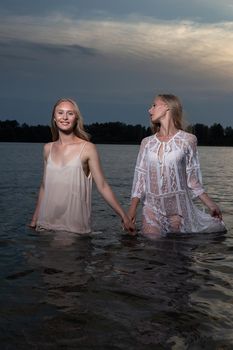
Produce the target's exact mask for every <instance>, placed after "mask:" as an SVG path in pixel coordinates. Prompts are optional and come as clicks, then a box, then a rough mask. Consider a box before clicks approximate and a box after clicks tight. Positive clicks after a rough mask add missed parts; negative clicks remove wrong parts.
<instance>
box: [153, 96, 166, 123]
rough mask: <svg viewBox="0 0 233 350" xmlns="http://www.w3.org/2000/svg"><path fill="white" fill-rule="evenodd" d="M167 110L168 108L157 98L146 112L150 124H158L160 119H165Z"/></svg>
mask: <svg viewBox="0 0 233 350" xmlns="http://www.w3.org/2000/svg"><path fill="white" fill-rule="evenodd" d="M168 110H169V108H168V106H167V105H166V103H165V102H164V101H163V100H162V99H160V98H159V97H156V98H155V100H154V102H153V104H152V106H151V108H150V109H149V111H148V112H149V114H150V117H151V122H152V123H159V122H160V121H161V118H164V117H165V115H166V113H167V111H168Z"/></svg>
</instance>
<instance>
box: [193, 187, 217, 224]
mask: <svg viewBox="0 0 233 350" xmlns="http://www.w3.org/2000/svg"><path fill="white" fill-rule="evenodd" d="M198 197H199V198H200V200H201V201H202V203H203V204H205V205H206V206H207V208H208V209H209V210H210V213H211V215H212V216H214V217H216V218H219V219H220V220H222V213H221V210H220V208H219V207H218V206H217V204H216V203H215V202H214V201H213V200H212V199H211V198H210V197H209V196H208V194H207V193H205V192H204V193H202V194H201V195H200V196H198Z"/></svg>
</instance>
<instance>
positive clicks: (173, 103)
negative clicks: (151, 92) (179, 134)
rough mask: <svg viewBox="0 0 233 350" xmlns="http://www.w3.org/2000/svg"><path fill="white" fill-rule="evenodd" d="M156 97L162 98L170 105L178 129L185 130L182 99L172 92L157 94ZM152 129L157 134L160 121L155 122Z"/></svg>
mask: <svg viewBox="0 0 233 350" xmlns="http://www.w3.org/2000/svg"><path fill="white" fill-rule="evenodd" d="M156 98H159V99H161V100H162V101H163V102H164V103H165V104H166V105H167V106H168V108H169V110H170V112H171V116H172V119H173V122H174V125H175V127H176V129H178V130H183V129H184V126H183V124H184V121H183V119H184V115H183V107H182V104H181V102H180V99H179V98H178V97H177V96H175V95H172V94H159V95H157V96H156ZM151 129H152V132H153V133H154V134H155V133H156V132H158V131H159V129H160V123H153V124H152V125H151Z"/></svg>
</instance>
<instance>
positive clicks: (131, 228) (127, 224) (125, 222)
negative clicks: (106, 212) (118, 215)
mask: <svg viewBox="0 0 233 350" xmlns="http://www.w3.org/2000/svg"><path fill="white" fill-rule="evenodd" d="M122 229H123V231H128V233H129V234H130V235H133V236H134V235H136V229H135V224H134V222H132V220H130V218H129V216H128V215H124V217H123V218H122Z"/></svg>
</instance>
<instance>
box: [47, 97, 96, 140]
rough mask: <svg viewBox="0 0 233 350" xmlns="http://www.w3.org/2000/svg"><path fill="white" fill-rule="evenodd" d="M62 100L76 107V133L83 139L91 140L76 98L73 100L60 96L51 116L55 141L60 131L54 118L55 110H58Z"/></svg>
mask: <svg viewBox="0 0 233 350" xmlns="http://www.w3.org/2000/svg"><path fill="white" fill-rule="evenodd" d="M62 102H69V103H71V104H72V105H73V107H74V112H75V115H76V119H77V122H76V124H75V127H74V130H73V132H74V134H75V135H76V136H77V137H80V139H82V140H85V141H89V140H90V136H89V135H88V133H87V132H86V131H85V129H84V125H83V118H82V115H81V112H80V110H79V107H78V105H77V103H76V102H75V101H74V100H72V99H71V98H60V99H59V100H58V101H57V102H56V103H55V105H54V106H53V111H52V117H51V132H52V139H53V141H57V140H58V138H59V133H58V129H57V125H56V122H55V120H54V117H55V111H56V108H57V106H58V105H59V104H61V103H62Z"/></svg>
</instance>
